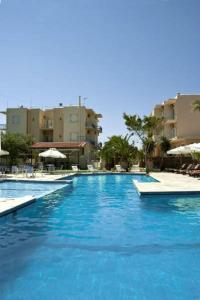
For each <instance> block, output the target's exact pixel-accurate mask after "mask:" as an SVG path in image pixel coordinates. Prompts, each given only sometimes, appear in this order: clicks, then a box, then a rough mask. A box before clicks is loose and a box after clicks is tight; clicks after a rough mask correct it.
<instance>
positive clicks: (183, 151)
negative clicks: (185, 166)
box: [167, 146, 191, 155]
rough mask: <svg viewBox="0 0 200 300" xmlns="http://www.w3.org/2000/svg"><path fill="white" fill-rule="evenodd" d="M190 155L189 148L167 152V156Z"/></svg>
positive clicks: (183, 147) (182, 147) (178, 148)
mask: <svg viewBox="0 0 200 300" xmlns="http://www.w3.org/2000/svg"><path fill="white" fill-rule="evenodd" d="M188 153H191V150H190V149H189V148H188V146H180V147H177V148H174V149H171V150H169V151H167V154H173V155H181V154H188Z"/></svg>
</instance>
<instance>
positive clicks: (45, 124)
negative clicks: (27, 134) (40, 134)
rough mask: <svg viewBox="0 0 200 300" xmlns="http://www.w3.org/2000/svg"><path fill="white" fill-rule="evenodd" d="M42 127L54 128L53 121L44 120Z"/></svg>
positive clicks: (43, 128) (46, 128)
mask: <svg viewBox="0 0 200 300" xmlns="http://www.w3.org/2000/svg"><path fill="white" fill-rule="evenodd" d="M41 129H42V130H53V121H52V120H48V121H45V122H43V124H42V126H41Z"/></svg>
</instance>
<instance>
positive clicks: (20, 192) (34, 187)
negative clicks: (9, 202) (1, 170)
mask: <svg viewBox="0 0 200 300" xmlns="http://www.w3.org/2000/svg"><path fill="white" fill-rule="evenodd" d="M62 187H64V184H63V183H55V184H54V183H42V182H41V183H35V182H22V181H21V182H20V181H16V182H15V181H4V182H0V201H1V198H4V197H6V198H12V197H23V196H27V195H33V196H36V197H38V196H40V195H43V194H45V193H48V192H51V191H52V192H53V191H55V190H56V189H58V188H62Z"/></svg>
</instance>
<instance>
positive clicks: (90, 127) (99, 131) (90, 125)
mask: <svg viewBox="0 0 200 300" xmlns="http://www.w3.org/2000/svg"><path fill="white" fill-rule="evenodd" d="M85 127H86V129H91V130H96V131H98V133H102V127H101V126H97V125H95V124H94V123H86V125H85Z"/></svg>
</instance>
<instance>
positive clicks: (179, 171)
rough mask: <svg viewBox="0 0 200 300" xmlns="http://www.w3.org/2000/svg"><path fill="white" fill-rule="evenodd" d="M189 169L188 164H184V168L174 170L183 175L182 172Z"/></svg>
mask: <svg viewBox="0 0 200 300" xmlns="http://www.w3.org/2000/svg"><path fill="white" fill-rule="evenodd" d="M187 167H188V164H182V166H181V167H180V169H174V172H175V173H181V172H182V171H184V170H186V169H187Z"/></svg>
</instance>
